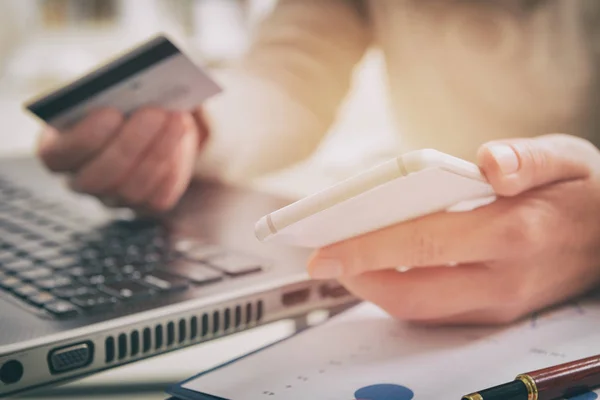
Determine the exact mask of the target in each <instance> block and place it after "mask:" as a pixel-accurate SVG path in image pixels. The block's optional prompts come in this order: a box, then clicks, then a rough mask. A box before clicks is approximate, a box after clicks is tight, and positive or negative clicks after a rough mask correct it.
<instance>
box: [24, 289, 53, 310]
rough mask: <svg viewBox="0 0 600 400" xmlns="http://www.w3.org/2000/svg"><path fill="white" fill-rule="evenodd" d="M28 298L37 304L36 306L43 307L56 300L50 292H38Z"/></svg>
mask: <svg viewBox="0 0 600 400" xmlns="http://www.w3.org/2000/svg"><path fill="white" fill-rule="evenodd" d="M27 300H29V301H30V302H31V303H33V304H35V305H36V306H40V307H41V306H43V305H44V304H46V303H50V302H53V301H55V300H56V297H54V296H53V295H51V294H50V293H48V292H39V293H37V294H34V295H32V296H30V297H28V298H27Z"/></svg>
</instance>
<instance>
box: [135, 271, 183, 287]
mask: <svg viewBox="0 0 600 400" xmlns="http://www.w3.org/2000/svg"><path fill="white" fill-rule="evenodd" d="M142 282H143V283H144V284H146V285H149V286H151V287H152V288H154V289H157V290H159V291H161V292H173V291H178V290H184V289H187V288H188V287H189V282H188V281H187V280H185V279H182V278H180V277H177V276H174V275H171V274H168V273H165V272H162V271H155V272H153V273H152V274H150V275H146V276H144V278H143V279H142Z"/></svg>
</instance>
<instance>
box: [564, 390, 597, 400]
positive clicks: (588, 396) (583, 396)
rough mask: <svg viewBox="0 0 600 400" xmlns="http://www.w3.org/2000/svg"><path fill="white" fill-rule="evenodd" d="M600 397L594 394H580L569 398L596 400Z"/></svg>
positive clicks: (571, 399)
mask: <svg viewBox="0 0 600 400" xmlns="http://www.w3.org/2000/svg"><path fill="white" fill-rule="evenodd" d="M597 398H598V395H597V394H596V393H593V392H589V393H584V394H580V395H579V396H575V397H569V400H596V399H597Z"/></svg>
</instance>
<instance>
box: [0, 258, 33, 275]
mask: <svg viewBox="0 0 600 400" xmlns="http://www.w3.org/2000/svg"><path fill="white" fill-rule="evenodd" d="M35 266H36V265H35V264H34V262H33V261H31V260H27V259H25V258H21V259H16V260H14V261H13V262H8V263H6V264H3V265H2V269H3V270H4V271H8V272H13V273H20V272H23V271H27V270H31V269H34V268H35Z"/></svg>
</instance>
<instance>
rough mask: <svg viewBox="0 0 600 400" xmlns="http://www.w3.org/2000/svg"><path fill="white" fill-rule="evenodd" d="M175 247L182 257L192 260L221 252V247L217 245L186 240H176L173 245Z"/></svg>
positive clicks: (198, 259) (200, 259)
mask: <svg viewBox="0 0 600 400" xmlns="http://www.w3.org/2000/svg"><path fill="white" fill-rule="evenodd" d="M175 249H176V251H178V252H180V253H181V255H182V256H183V257H185V258H187V259H190V260H194V261H202V260H205V259H207V258H209V257H211V256H216V255H218V254H221V253H222V252H223V249H222V248H221V247H219V246H214V245H210V244H200V243H197V242H193V241H188V240H182V241H180V242H178V243H177V244H176V245H175Z"/></svg>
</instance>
